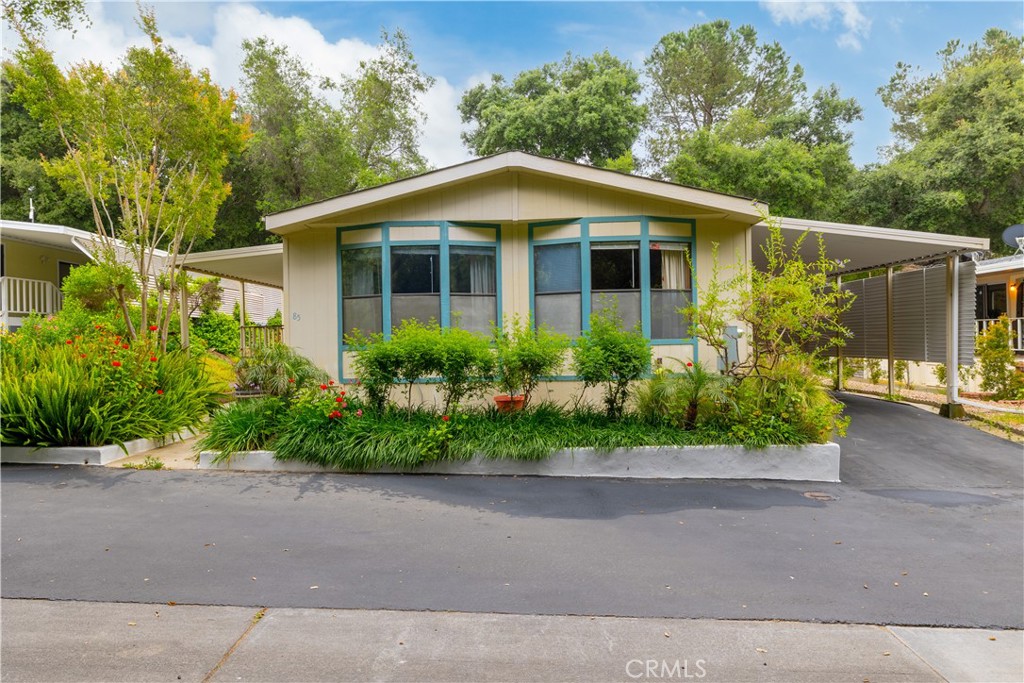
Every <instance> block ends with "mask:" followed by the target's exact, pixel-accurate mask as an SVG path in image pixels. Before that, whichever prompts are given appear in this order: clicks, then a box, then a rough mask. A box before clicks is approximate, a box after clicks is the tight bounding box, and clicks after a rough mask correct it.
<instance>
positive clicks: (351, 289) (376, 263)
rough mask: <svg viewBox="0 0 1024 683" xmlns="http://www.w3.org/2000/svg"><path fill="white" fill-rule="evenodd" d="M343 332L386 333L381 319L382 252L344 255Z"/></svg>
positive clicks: (352, 251) (355, 251)
mask: <svg viewBox="0 0 1024 683" xmlns="http://www.w3.org/2000/svg"><path fill="white" fill-rule="evenodd" d="M341 298H342V300H341V318H342V332H343V333H344V334H346V335H347V334H350V333H351V332H353V331H354V330H360V331H361V332H364V333H366V334H372V333H375V332H380V331H382V330H383V328H384V325H383V321H382V318H381V250H380V247H373V248H369V249H346V250H344V251H342V252H341Z"/></svg>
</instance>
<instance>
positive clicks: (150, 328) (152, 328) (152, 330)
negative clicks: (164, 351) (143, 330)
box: [149, 325, 157, 332]
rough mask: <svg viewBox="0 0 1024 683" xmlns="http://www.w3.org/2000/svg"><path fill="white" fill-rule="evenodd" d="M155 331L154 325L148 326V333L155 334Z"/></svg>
mask: <svg viewBox="0 0 1024 683" xmlns="http://www.w3.org/2000/svg"><path fill="white" fill-rule="evenodd" d="M156 329H157V327H156V325H150V326H149V331H150V332H156Z"/></svg>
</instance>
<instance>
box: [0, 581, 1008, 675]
mask: <svg viewBox="0 0 1024 683" xmlns="http://www.w3.org/2000/svg"><path fill="white" fill-rule="evenodd" d="M310 590H316V587H313V586H311V587H310ZM0 605H2V653H0V655H2V659H0V667H2V668H0V678H2V680H3V681H123V680H131V681H178V680H181V681H324V680H330V681H349V680H351V681H413V680H414V681H635V680H652V679H657V680H661V679H670V680H671V679H675V680H706V681H793V682H798V681H822V680H849V681H864V682H867V683H875V682H881V681H943V680H947V681H987V682H996V681H1021V680H1024V661H1022V657H1024V655H1022V653H1024V632H1021V631H984V630H974V629H939V628H911V627H880V626H858V625H842V624H808V623H794V622H774V621H715V620H691V619H632V618H618V617H572V616H530V615H505V614H468V613H456V612H389V611H371V610H326V609H269V610H262V609H257V608H245V607H213V606H185V605H176V606H175V605H166V604H160V605H152V604H131V603H95V602H56V601H39V600H3V601H2V603H0Z"/></svg>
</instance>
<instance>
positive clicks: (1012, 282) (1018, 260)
mask: <svg viewBox="0 0 1024 683" xmlns="http://www.w3.org/2000/svg"><path fill="white" fill-rule="evenodd" d="M975 272H976V273H977V275H978V284H977V299H976V301H977V303H976V307H975V315H974V317H975V318H976V319H977V325H978V328H977V330H978V332H979V333H980V332H983V331H984V330H985V329H986V328H987V327H988V326H989V325H991V324H992V323H993V322H995V321H996V320H998V319H999V317H1000V316H1004V315H1005V316H1006V317H1008V318H1009V319H1010V344H1011V345H1012V346H1013V350H1014V351H1016V352H1017V353H1018V354H1024V295H1022V292H1021V287H1024V251H1018V252H1017V253H1016V254H1014V255H1013V256H1003V257H1001V258H994V259H988V260H985V261H978V262H977V264H976V265H975Z"/></svg>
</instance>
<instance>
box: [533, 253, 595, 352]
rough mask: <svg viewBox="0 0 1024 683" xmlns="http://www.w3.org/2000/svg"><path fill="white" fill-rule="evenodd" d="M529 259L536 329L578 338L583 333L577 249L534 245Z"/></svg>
mask: <svg viewBox="0 0 1024 683" xmlns="http://www.w3.org/2000/svg"><path fill="white" fill-rule="evenodd" d="M533 258H534V264H533V268H534V297H535V302H534V306H535V308H536V311H535V314H534V317H535V318H536V323H537V325H538V326H540V325H547V326H548V327H550V328H551V329H553V330H555V331H556V332H561V333H562V334H567V335H569V336H570V337H578V336H579V335H580V332H581V330H582V329H583V327H582V320H581V318H582V313H581V309H580V303H581V294H582V282H581V278H580V245H579V244H549V245H538V246H536V247H534V250H533Z"/></svg>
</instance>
